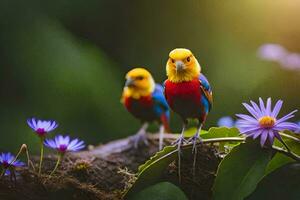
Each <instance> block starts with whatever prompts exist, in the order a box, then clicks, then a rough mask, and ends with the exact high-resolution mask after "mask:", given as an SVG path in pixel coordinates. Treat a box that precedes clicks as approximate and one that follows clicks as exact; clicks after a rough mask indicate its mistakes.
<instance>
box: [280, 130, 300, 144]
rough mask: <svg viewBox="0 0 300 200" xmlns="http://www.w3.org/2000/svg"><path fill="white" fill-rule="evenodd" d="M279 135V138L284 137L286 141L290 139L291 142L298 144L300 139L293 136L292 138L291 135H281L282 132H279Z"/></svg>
mask: <svg viewBox="0 0 300 200" xmlns="http://www.w3.org/2000/svg"><path fill="white" fill-rule="evenodd" d="M279 134H280V135H281V136H283V137H286V138H288V139H291V140H294V141H296V142H299V143H300V139H299V138H296V137H294V136H292V135H288V134H286V133H283V132H279Z"/></svg>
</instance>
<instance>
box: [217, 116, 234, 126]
mask: <svg viewBox="0 0 300 200" xmlns="http://www.w3.org/2000/svg"><path fill="white" fill-rule="evenodd" d="M234 124H235V123H234V120H233V119H232V117H229V116H224V117H221V118H220V119H219V120H218V126H226V127H229V128H230V127H233V126H234Z"/></svg>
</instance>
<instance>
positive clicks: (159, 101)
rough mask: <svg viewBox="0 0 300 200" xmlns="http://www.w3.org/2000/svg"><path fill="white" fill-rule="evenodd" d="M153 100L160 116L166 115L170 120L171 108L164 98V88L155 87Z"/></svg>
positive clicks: (157, 85)
mask: <svg viewBox="0 0 300 200" xmlns="http://www.w3.org/2000/svg"><path fill="white" fill-rule="evenodd" d="M152 99H153V101H154V102H155V107H156V108H155V109H156V111H157V112H158V113H159V114H162V113H165V114H166V115H167V117H168V118H169V116H170V114H169V106H168V103H167V101H166V99H165V96H164V88H163V87H162V86H161V85H160V84H156V85H155V89H154V92H153V93H152Z"/></svg>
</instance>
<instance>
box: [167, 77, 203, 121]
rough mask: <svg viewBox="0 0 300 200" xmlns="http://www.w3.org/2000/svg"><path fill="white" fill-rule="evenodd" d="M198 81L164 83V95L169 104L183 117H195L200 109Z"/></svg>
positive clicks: (200, 94)
mask: <svg viewBox="0 0 300 200" xmlns="http://www.w3.org/2000/svg"><path fill="white" fill-rule="evenodd" d="M201 96H202V93H201V89H200V81H199V80H198V79H194V80H192V81H188V82H181V83H172V82H170V81H169V80H167V81H166V83H165V97H166V100H167V102H168V104H169V106H170V107H171V108H172V109H173V110H174V111H175V112H177V113H179V114H181V115H182V116H184V117H196V116H198V115H199V114H200V113H201V111H202V108H201V107H202V106H201Z"/></svg>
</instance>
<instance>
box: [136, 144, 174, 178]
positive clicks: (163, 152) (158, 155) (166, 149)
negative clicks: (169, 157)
mask: <svg viewBox="0 0 300 200" xmlns="http://www.w3.org/2000/svg"><path fill="white" fill-rule="evenodd" d="M174 150H176V147H175V146H166V147H164V148H163V150H161V151H158V152H156V154H155V155H154V156H152V157H151V158H150V159H149V160H147V161H146V162H145V164H142V165H140V166H139V170H138V175H139V174H140V173H141V172H143V171H144V169H146V168H147V167H149V166H150V165H151V164H153V163H154V162H155V161H157V160H158V159H159V158H161V157H163V156H164V155H166V154H168V153H170V152H172V151H174Z"/></svg>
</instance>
